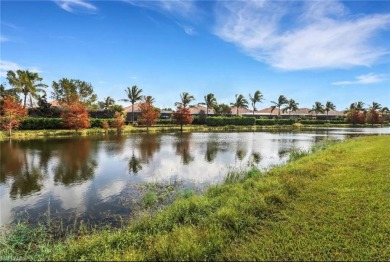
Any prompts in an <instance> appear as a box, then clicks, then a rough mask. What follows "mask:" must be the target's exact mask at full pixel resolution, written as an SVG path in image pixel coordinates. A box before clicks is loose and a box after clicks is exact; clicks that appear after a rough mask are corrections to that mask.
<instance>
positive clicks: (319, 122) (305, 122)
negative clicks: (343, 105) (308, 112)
mask: <svg viewBox="0 0 390 262" xmlns="http://www.w3.org/2000/svg"><path fill="white" fill-rule="evenodd" d="M300 123H301V124H303V125H323V124H346V122H345V121H343V120H301V121H300Z"/></svg>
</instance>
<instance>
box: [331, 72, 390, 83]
mask: <svg viewBox="0 0 390 262" xmlns="http://www.w3.org/2000/svg"><path fill="white" fill-rule="evenodd" d="M385 80H386V75H384V74H374V73H369V74H366V75H360V76H357V77H356V78H355V80H352V81H340V82H334V83H332V85H367V84H375V83H380V82H383V81H385Z"/></svg>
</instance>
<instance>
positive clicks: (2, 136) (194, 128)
mask: <svg viewBox="0 0 390 262" xmlns="http://www.w3.org/2000/svg"><path fill="white" fill-rule="evenodd" d="M385 126H386V125H385ZM331 127H382V125H374V126H371V125H358V126H353V125H349V124H339V125H328V124H325V125H297V124H294V125H270V126H232V125H229V126H205V125H188V126H183V132H185V133H188V132H227V131H239V132H253V131H260V130H265V131H279V130H320V129H327V128H331ZM146 132H149V133H163V132H180V126H177V125H163V126H152V127H149V129H147V128H146V127H143V126H132V125H126V126H125V128H124V130H123V134H132V133H146ZM105 134H116V130H115V129H113V128H110V129H109V130H108V132H107V133H106V131H105V130H104V129H103V128H90V129H84V130H81V131H79V132H75V131H74V130H69V129H54V130H49V129H47V130H14V131H13V132H12V139H30V138H43V137H71V136H90V135H105ZM8 139H9V137H8V136H7V133H6V132H4V131H3V132H0V141H4V140H8Z"/></svg>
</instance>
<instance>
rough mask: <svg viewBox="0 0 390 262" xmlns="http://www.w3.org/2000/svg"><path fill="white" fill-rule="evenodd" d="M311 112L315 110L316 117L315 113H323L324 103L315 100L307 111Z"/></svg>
mask: <svg viewBox="0 0 390 262" xmlns="http://www.w3.org/2000/svg"><path fill="white" fill-rule="evenodd" d="M311 112H315V113H316V117H317V114H318V113H324V112H325V109H324V105H323V104H321V102H318V101H317V102H315V103H314V105H313V107H312V109H311V110H309V113H311Z"/></svg>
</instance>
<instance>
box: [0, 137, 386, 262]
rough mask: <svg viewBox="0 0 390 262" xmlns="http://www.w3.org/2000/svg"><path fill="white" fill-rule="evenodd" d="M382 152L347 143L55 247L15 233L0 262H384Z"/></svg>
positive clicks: (371, 144)
mask: <svg viewBox="0 0 390 262" xmlns="http://www.w3.org/2000/svg"><path fill="white" fill-rule="evenodd" d="M389 143H390V136H370V137H360V138H355V139H349V140H346V141H343V142H341V143H337V144H335V145H330V146H329V145H321V146H317V148H315V149H312V150H311V153H312V152H315V153H314V154H309V155H307V154H295V156H293V157H292V161H291V162H290V163H288V164H286V165H283V166H280V167H275V168H273V169H271V170H269V171H267V172H265V173H261V172H260V171H259V170H257V169H250V170H249V171H247V172H244V173H242V174H233V173H232V174H229V175H228V176H227V178H226V181H225V183H223V184H221V185H215V186H210V187H209V188H208V189H207V190H206V191H205V192H204V193H203V194H201V195H192V194H189V195H188V196H187V197H185V198H180V199H177V200H176V201H174V202H173V203H172V204H171V205H169V206H167V207H166V208H164V209H163V210H162V211H160V212H157V213H148V212H146V213H141V214H139V217H137V218H135V219H134V220H133V222H132V223H131V224H129V225H128V226H124V227H122V228H120V229H112V228H106V229H99V230H96V231H94V232H88V233H85V234H78V235H69V236H67V237H66V238H65V239H64V240H60V241H59V240H54V239H51V238H50V237H48V235H47V234H46V233H45V232H44V231H39V230H36V231H33V233H31V232H32V231H31V229H29V228H27V227H24V226H23V225H20V226H19V227H16V229H15V228H14V229H13V230H12V229H11V230H10V231H9V232H8V234H5V235H2V236H1V238H0V245H1V246H2V248H1V249H0V259H1V260H235V261H236V260H389V259H390V247H389V245H388V243H389V242H390V235H389V234H388V232H389V230H390V225H389V222H388V221H390V202H389V201H388V199H389V197H390V195H389V192H390V184H389V182H388V181H389V174H388V170H389V169H390V163H389V161H388V159H389V157H390V152H389V150H388V146H387V145H388V144H389ZM330 144H332V143H330ZM323 149H324V150H323ZM352 156H353V157H352ZM149 198H151V197H149ZM151 199H152V198H151ZM149 202H151V201H148V203H149Z"/></svg>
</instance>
